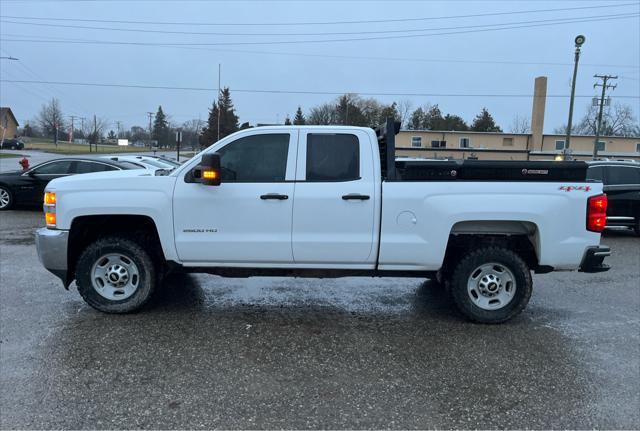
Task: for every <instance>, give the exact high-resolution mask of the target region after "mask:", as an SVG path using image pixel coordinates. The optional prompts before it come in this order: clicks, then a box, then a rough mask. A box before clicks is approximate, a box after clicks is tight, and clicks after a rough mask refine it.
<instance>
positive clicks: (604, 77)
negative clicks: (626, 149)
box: [593, 75, 618, 160]
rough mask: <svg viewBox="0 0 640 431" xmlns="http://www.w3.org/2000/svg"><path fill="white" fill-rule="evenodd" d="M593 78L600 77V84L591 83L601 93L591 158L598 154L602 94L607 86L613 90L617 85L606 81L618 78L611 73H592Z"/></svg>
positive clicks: (602, 105)
mask: <svg viewBox="0 0 640 431" xmlns="http://www.w3.org/2000/svg"><path fill="white" fill-rule="evenodd" d="M593 77H594V78H598V79H602V84H600V83H598V82H596V83H595V84H593V88H596V87H602V95H601V96H600V106H599V109H598V124H597V125H596V139H595V140H594V141H593V160H595V159H596V157H597V156H598V140H599V139H600V133H601V130H600V128H601V127H602V110H603V109H604V104H605V100H604V95H605V93H606V91H607V88H610V89H612V90H614V89H615V88H616V87H617V85H611V84H607V81H609V80H610V79H618V77H617V76H613V75H593Z"/></svg>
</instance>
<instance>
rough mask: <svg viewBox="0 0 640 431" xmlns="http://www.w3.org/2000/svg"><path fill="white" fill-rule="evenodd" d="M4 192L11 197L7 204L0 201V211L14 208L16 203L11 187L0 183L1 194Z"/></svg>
mask: <svg viewBox="0 0 640 431" xmlns="http://www.w3.org/2000/svg"><path fill="white" fill-rule="evenodd" d="M4 193H6V196H8V197H9V202H8V203H7V204H6V205H2V202H0V211H6V210H10V209H11V208H13V204H14V200H13V194H12V193H11V190H10V189H9V187H7V186H5V185H0V196H1V195H2V194H4Z"/></svg>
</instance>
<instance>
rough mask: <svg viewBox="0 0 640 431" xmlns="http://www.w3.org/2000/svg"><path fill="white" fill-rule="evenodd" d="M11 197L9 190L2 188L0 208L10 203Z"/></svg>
mask: <svg viewBox="0 0 640 431" xmlns="http://www.w3.org/2000/svg"><path fill="white" fill-rule="evenodd" d="M10 200H11V197H10V196H9V192H8V191H7V190H5V189H0V208H4V207H6V206H7V205H9V201H10Z"/></svg>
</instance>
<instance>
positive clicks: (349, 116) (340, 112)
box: [336, 94, 370, 127]
mask: <svg viewBox="0 0 640 431" xmlns="http://www.w3.org/2000/svg"><path fill="white" fill-rule="evenodd" d="M358 101H359V100H358V97H357V96H353V95H351V94H345V95H344V96H340V97H339V98H338V104H337V106H336V120H337V122H338V124H344V125H349V126H364V127H366V126H370V124H369V122H368V121H367V118H366V117H365V116H364V114H363V112H362V110H361V109H360V106H358V104H357V103H358Z"/></svg>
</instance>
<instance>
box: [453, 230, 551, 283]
mask: <svg viewBox="0 0 640 431" xmlns="http://www.w3.org/2000/svg"><path fill="white" fill-rule="evenodd" d="M540 236H541V235H540V230H539V228H538V225H537V224H536V223H534V222H531V221H526V220H467V221H461V222H457V223H455V224H454V225H453V226H452V228H451V231H450V233H449V238H448V241H447V247H446V251H445V255H444V260H443V264H442V270H441V271H442V272H443V273H444V274H446V273H448V272H450V271H451V270H452V267H453V266H454V265H455V262H456V261H457V260H459V258H460V257H461V256H462V255H464V254H465V253H466V252H468V251H469V250H472V249H477V248H480V247H484V246H497V247H504V248H507V249H509V250H513V251H514V252H516V253H517V254H518V255H519V256H520V257H521V258H522V259H523V260H524V261H525V263H526V264H527V265H528V266H529V268H531V269H533V270H535V271H536V272H547V271H549V270H550V268H546V267H542V266H540V265H539V262H540V250H541V244H540Z"/></svg>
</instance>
